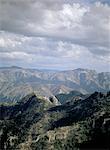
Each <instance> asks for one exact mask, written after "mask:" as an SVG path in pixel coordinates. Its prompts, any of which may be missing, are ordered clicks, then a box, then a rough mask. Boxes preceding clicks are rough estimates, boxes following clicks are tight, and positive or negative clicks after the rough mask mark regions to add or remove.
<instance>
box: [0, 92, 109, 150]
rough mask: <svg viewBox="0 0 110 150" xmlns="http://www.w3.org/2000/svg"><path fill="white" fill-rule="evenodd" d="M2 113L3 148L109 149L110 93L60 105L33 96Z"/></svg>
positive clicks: (39, 149)
mask: <svg viewBox="0 0 110 150" xmlns="http://www.w3.org/2000/svg"><path fill="white" fill-rule="evenodd" d="M0 111H1V114H0V128H1V131H0V133H1V134H0V140H1V141H0V142H1V149H6V150H9V149H10V150H13V149H19V150H26V149H30V150H50V149H51V150H70V149H75V150H80V149H109V148H110V144H109V139H110V92H108V93H107V94H102V93H98V92H95V93H93V94H92V95H90V96H89V97H87V98H85V99H79V100H77V101H74V102H72V103H68V102H67V103H65V104H63V105H59V106H55V105H54V104H53V103H52V102H50V101H47V100H44V99H39V98H37V97H36V95H35V94H31V95H28V96H26V97H25V98H23V99H22V100H21V101H20V102H19V103H18V104H16V105H13V106H3V105H2V106H1V107H0Z"/></svg>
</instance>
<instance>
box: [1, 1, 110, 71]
mask: <svg viewBox="0 0 110 150" xmlns="http://www.w3.org/2000/svg"><path fill="white" fill-rule="evenodd" d="M0 6H1V9H0V30H1V32H0V62H1V63H2V64H3V63H4V61H6V59H4V58H7V62H8V59H9V61H11V60H13V61H15V60H16V61H20V60H22V63H23V64H24V65H25V64H26V63H27V62H28V63H29V65H30V66H34V64H39V66H43V65H44V67H45V65H46V64H47V65H46V66H48V67H49V65H50V63H51V65H53V66H57V67H58V66H59V67H58V68H62V67H64V66H65V68H68V67H70V66H71V67H70V68H72V67H75V66H76V67H78V65H79V66H80V65H81V64H82V67H84V66H85V67H86V66H88V67H91V65H90V64H89V61H90V60H91V63H92V64H93V66H94V68H95V66H97V67H96V69H97V68H98V66H100V64H101V65H103V64H104V65H105V66H107V67H106V70H107V68H108V63H109V56H110V49H109V47H110V18H109V14H110V2H109V1H108V0H101V1H100V2H99V1H95V0H90V1H89V0H85V1H84V0H82V1H81V0H77V1H76V0H73V1H72V0H68V1H65V0H56V1H54V0H40V1H38V0H19V1H18V0H8V1H7V0H0ZM17 56H18V57H17ZM24 57H25V58H27V62H25V60H24V62H23V58H24ZM60 60H62V62H63V63H61V61H60ZM84 60H87V62H88V64H87V65H86V64H84ZM96 60H97V61H96ZM5 64H6V62H5ZM56 64H57V65H56ZM73 64H74V65H73Z"/></svg>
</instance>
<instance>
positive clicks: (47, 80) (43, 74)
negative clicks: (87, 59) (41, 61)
mask: <svg viewBox="0 0 110 150" xmlns="http://www.w3.org/2000/svg"><path fill="white" fill-rule="evenodd" d="M74 90H75V91H79V92H81V93H82V94H88V93H93V92H95V91H99V92H107V91H109V90H110V72H101V73H97V72H96V71H95V70H88V69H82V68H78V69H75V70H67V71H56V70H55V71H54V70H53V71H51V70H38V69H27V68H21V67H17V66H12V67H1V68H0V102H4V101H5V102H11V103H12V102H13V103H14V102H16V101H18V100H19V99H21V98H23V97H24V96H26V95H28V94H30V93H32V92H34V93H35V94H36V95H37V96H42V97H47V98H48V97H50V96H53V97H54V98H55V96H56V95H58V94H62V93H64V94H67V93H69V92H71V91H74Z"/></svg>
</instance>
